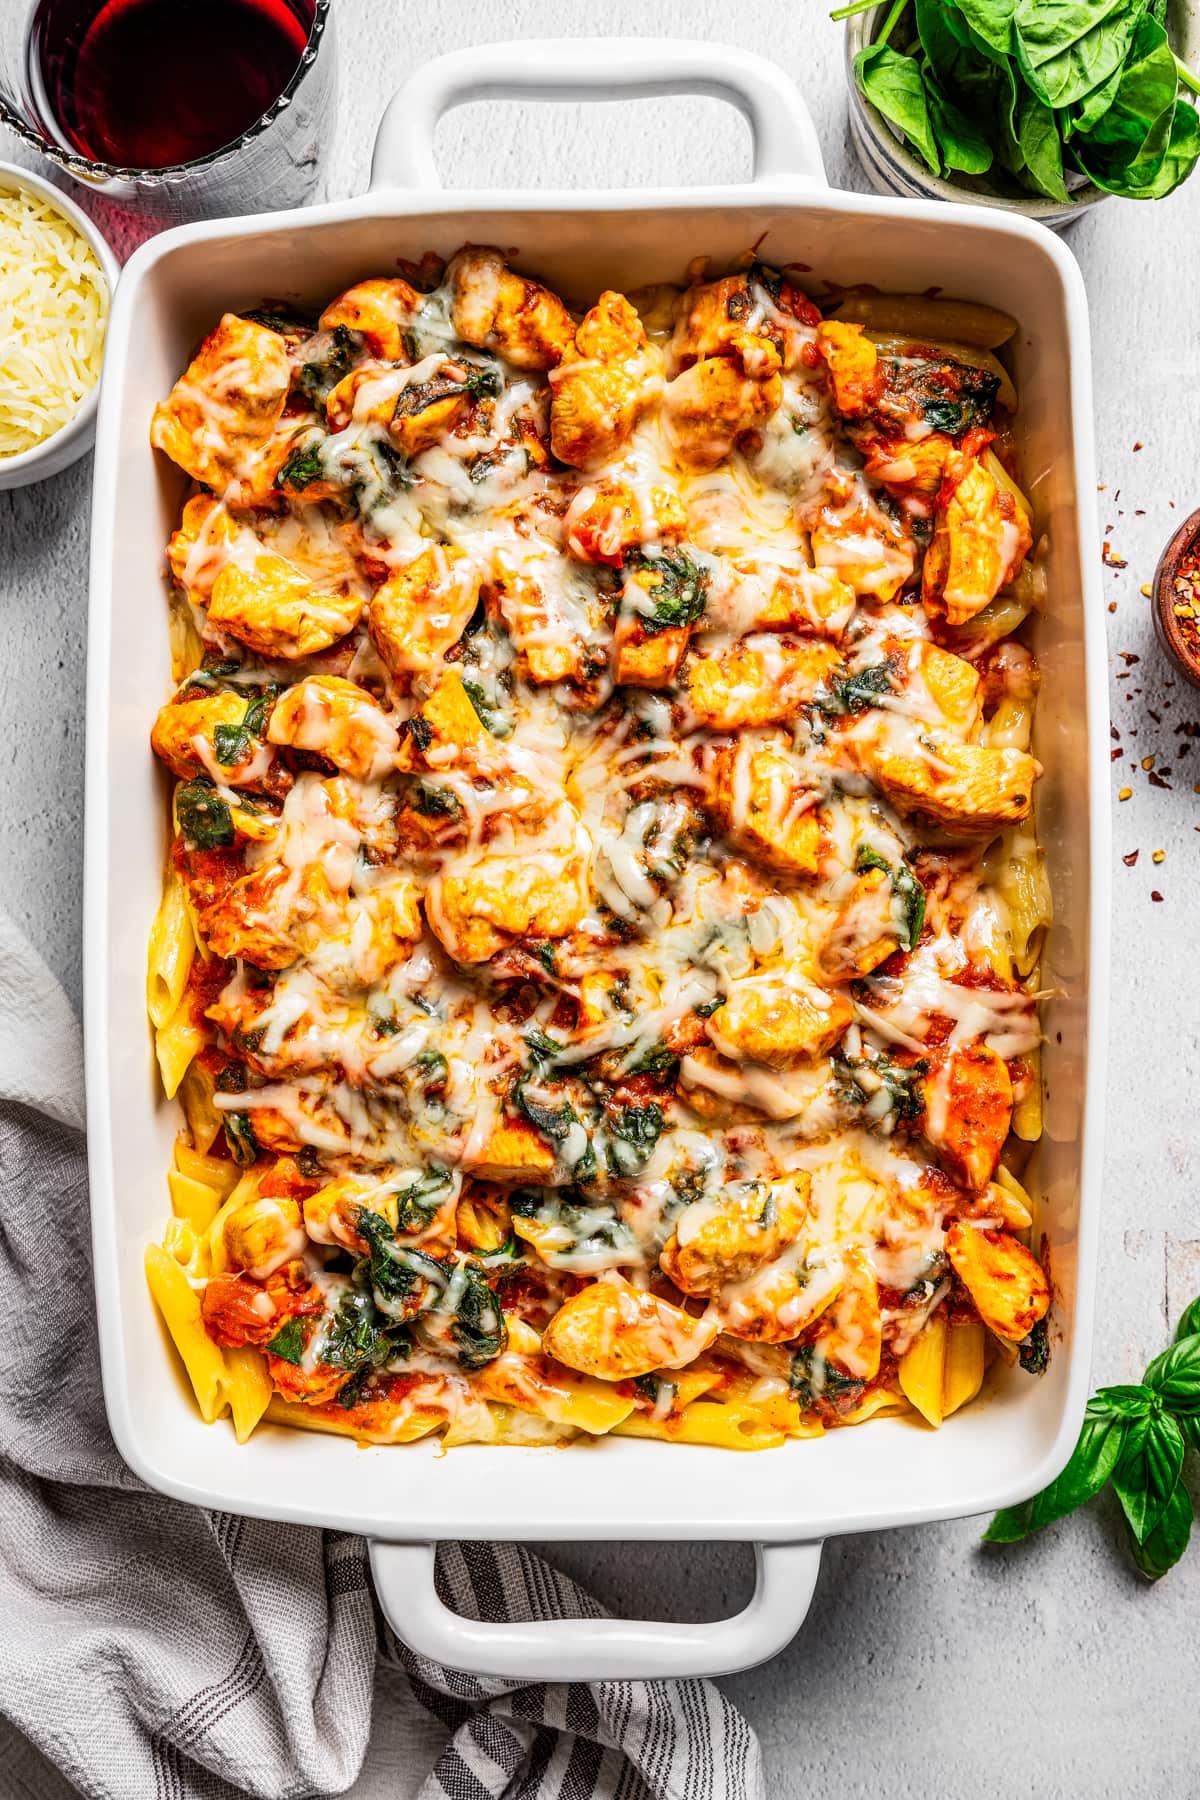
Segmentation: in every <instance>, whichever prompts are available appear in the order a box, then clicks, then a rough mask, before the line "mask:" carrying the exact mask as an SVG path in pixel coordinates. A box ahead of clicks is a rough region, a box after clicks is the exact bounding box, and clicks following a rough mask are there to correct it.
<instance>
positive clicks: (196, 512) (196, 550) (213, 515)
mask: <svg viewBox="0 0 1200 1800" xmlns="http://www.w3.org/2000/svg"><path fill="white" fill-rule="evenodd" d="M239 529H244V527H241V528H239V526H238V525H237V523H236V522H235V520H234V519H233V518H232V517H231V516H230V514H229V513H228V512H227V511H226V509H225V507H224V506H222V504H221V502H220V501H219V500H214V499H213V497H212V495H211V494H193V495H192V497H191V499H190V500H188V501H186V502H185V504H184V508H183V517H182V518H181V520H180V522H179V529H178V530H177V531H173V532H172V533H171V536H170V538H169V539H168V542H167V566H168V568H169V569H170V571H171V573H172V575H173V576H174V577H175V579H176V581H177V582H178V583H179V585H180V587H181V588H183V590H184V592H185V593H186V594H188V595H189V597H190V598H191V599H192V600H194V601H196V602H197V603H200V604H203V603H205V602H207V600H208V599H209V596H210V595H211V593H212V588H213V582H214V581H215V580H216V578H217V576H218V575H219V574H220V573H221V570H222V569H223V568H224V567H225V563H226V561H227V559H228V553H229V546H230V545H231V544H233V543H235V542H236V540H237V537H238V534H239Z"/></svg>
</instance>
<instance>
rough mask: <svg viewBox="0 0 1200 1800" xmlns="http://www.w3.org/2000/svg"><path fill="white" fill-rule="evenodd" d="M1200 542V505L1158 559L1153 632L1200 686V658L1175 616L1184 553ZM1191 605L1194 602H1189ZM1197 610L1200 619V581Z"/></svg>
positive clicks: (1186, 676) (1187, 676) (1182, 671)
mask: <svg viewBox="0 0 1200 1800" xmlns="http://www.w3.org/2000/svg"><path fill="white" fill-rule="evenodd" d="M1198 541H1200V507H1197V509H1196V511H1195V512H1194V513H1192V515H1191V517H1190V518H1187V519H1185V520H1184V521H1183V524H1182V525H1181V526H1180V527H1179V530H1178V531H1177V532H1176V533H1175V536H1174V537H1173V538H1172V539H1171V541H1170V543H1169V544H1168V545H1167V547H1166V549H1165V550H1164V551H1163V553H1162V555H1161V556H1160V557H1159V559H1158V567H1157V569H1155V571H1154V587H1153V606H1154V631H1155V635H1156V637H1157V638H1158V641H1159V643H1160V644H1161V645H1162V647H1163V649H1164V650H1165V651H1166V653H1167V655H1168V656H1169V657H1170V658H1171V660H1172V661H1173V662H1174V663H1175V665H1176V667H1177V668H1178V670H1179V673H1180V674H1181V675H1182V676H1183V678H1184V680H1185V681H1190V682H1191V684H1192V686H1193V687H1197V688H1200V659H1198V658H1197V656H1196V654H1195V653H1194V652H1192V651H1190V650H1189V649H1188V647H1187V644H1186V642H1185V640H1184V636H1183V633H1182V632H1181V631H1180V629H1179V620H1178V619H1177V618H1176V616H1175V607H1176V605H1177V604H1178V603H1179V601H1180V600H1181V598H1182V596H1180V595H1178V594H1176V592H1175V577H1176V575H1177V573H1178V571H1179V565H1180V563H1181V562H1182V561H1183V559H1184V556H1185V555H1186V554H1187V552H1188V551H1189V550H1190V549H1191V548H1192V546H1193V545H1194V544H1196V543H1197V542H1198ZM1188 604H1192V602H1188ZM1194 604H1195V606H1196V613H1197V617H1198V618H1200V584H1198V588H1197V593H1196V596H1195V602H1194Z"/></svg>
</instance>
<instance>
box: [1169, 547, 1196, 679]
mask: <svg viewBox="0 0 1200 1800" xmlns="http://www.w3.org/2000/svg"><path fill="white" fill-rule="evenodd" d="M1171 593H1172V601H1171V610H1172V612H1173V613H1174V615H1175V623H1176V626H1177V629H1178V631H1179V635H1180V637H1181V638H1182V639H1183V647H1184V649H1185V650H1186V652H1187V654H1188V655H1189V656H1190V657H1191V658H1192V660H1193V661H1194V662H1196V663H1200V621H1198V620H1197V617H1196V613H1197V609H1198V608H1200V541H1197V542H1195V543H1192V544H1190V545H1189V546H1188V548H1187V549H1186V550H1185V551H1184V553H1183V555H1182V557H1181V558H1180V561H1179V567H1178V568H1177V569H1176V571H1175V579H1174V580H1173V581H1172V583H1171Z"/></svg>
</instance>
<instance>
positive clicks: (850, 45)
mask: <svg viewBox="0 0 1200 1800" xmlns="http://www.w3.org/2000/svg"><path fill="white" fill-rule="evenodd" d="M885 11H886V7H885V5H884V4H883V0H879V3H878V4H876V5H875V6H874V7H872V8H871V9H870V10H869V11H867V12H862V13H855V14H854V16H853V17H852V18H849V19H847V20H846V34H845V43H846V55H845V68H846V86H847V89H848V91H849V96H850V102H851V105H852V106H853V105H857V107H858V108H859V111H860V113H861V115H862V119H863V122H864V124H865V125H866V126H868V127H869V128H870V130H871V133H872V135H873V136H874V137H875V139H876V141H877V142H878V143H879V144H880V145H881V147H882V148H883V149H885V150H886V151H887V153H888V154H889V155H891V156H894V157H895V159H896V161H897V162H898V163H899V164H900V166H901V167H902V168H903V170H904V171H905V173H906V174H907V175H908V176H909V177H910V179H911V180H913V181H914V182H916V183H917V184H918V185H919V187H920V189H921V192H922V194H925V195H932V196H934V197H935V198H936V199H939V200H956V201H959V202H962V201H963V200H966V201H968V202H969V203H971V204H973V205H976V206H992V207H997V208H1000V209H1001V210H1003V211H1005V212H1014V213H1020V214H1022V215H1023V216H1024V217H1025V218H1027V219H1038V220H1041V221H1042V222H1043V223H1049V222H1050V221H1051V220H1055V221H1059V222H1061V221H1062V220H1064V219H1074V218H1077V217H1079V216H1080V215H1082V214H1083V213H1085V212H1086V211H1087V210H1088V208H1089V207H1092V206H1098V205H1099V203H1100V202H1101V201H1102V200H1108V199H1111V198H1112V196H1111V195H1110V194H1107V193H1105V191H1104V189H1103V188H1099V187H1097V186H1096V185H1095V183H1094V182H1091V181H1089V182H1086V183H1084V185H1083V186H1082V187H1079V188H1076V189H1075V190H1074V191H1073V192H1072V195H1071V198H1070V200H1069V201H1068V202H1067V203H1066V205H1064V204H1063V202H1062V201H1061V200H1050V199H1047V198H1045V197H1042V198H1040V199H1039V198H1037V197H1036V196H1035V195H1033V194H1030V195H1029V197H1028V198H1027V199H1022V198H1020V197H1016V196H1014V197H1011V198H1010V197H1009V196H1008V195H1007V194H993V193H987V192H986V191H982V190H980V189H978V188H969V187H962V186H959V185H958V184H957V183H955V182H953V181H947V180H946V178H945V177H944V176H942V175H935V174H934V173H933V171H932V169H930V168H929V167H928V165H927V164H926V163H925V162H923V161H922V159H921V158H920V157H919V156H917V155H915V154H914V153H913V151H912V150H911V149H910V148H909V146H908V143H907V142H906V140H905V139H904V138H902V137H897V135H896V133H895V132H894V131H893V130H892V127H891V126H890V125H889V124H888V122H887V120H886V119H885V118H884V116H883V114H882V113H881V112H880V111H879V109H878V107H875V106H872V104H871V102H870V101H869V100H868V99H867V97H866V95H865V94H864V93H863V92H862V91H861V89H860V88H859V86H858V83H857V82H856V81H855V79H854V66H853V65H854V57H855V54H856V52H857V51H859V50H861V49H864V48H865V47H866V46H867V45H868V44H870V43H873V42H874V28H875V26H876V24H877V22H878V20H879V16H880V14H881V13H883V12H885Z"/></svg>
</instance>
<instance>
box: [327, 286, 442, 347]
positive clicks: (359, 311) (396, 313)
mask: <svg viewBox="0 0 1200 1800" xmlns="http://www.w3.org/2000/svg"><path fill="white" fill-rule="evenodd" d="M420 301H421V297H420V295H419V294H418V293H417V291H416V289H415V288H412V287H410V286H409V284H408V282H407V281H401V280H400V279H399V278H397V277H392V278H390V279H388V278H386V277H384V278H379V279H375V280H371V281H359V282H356V283H355V285H354V286H353V287H351V288H347V289H346V291H345V293H344V294H339V295H338V297H337V299H336V300H334V301H331V303H330V304H329V305H328V306H327V307H326V308H325V311H324V312H323V313H322V314H321V318H320V325H321V329H322V331H332V330H333V329H334V327H335V326H337V325H341V326H343V327H344V328H345V329H346V330H348V331H358V332H361V333H362V335H363V337H364V338H365V339H366V341H367V345H368V347H369V349H370V350H371V353H372V355H374V356H378V357H381V358H382V359H383V360H385V361H386V362H411V361H413V360H414V359H413V358H412V357H411V356H409V355H408V354H407V349H406V340H407V337H408V334H409V332H410V330H411V327H412V324H413V321H414V319H415V317H416V314H417V312H418V310H419V307H420Z"/></svg>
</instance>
